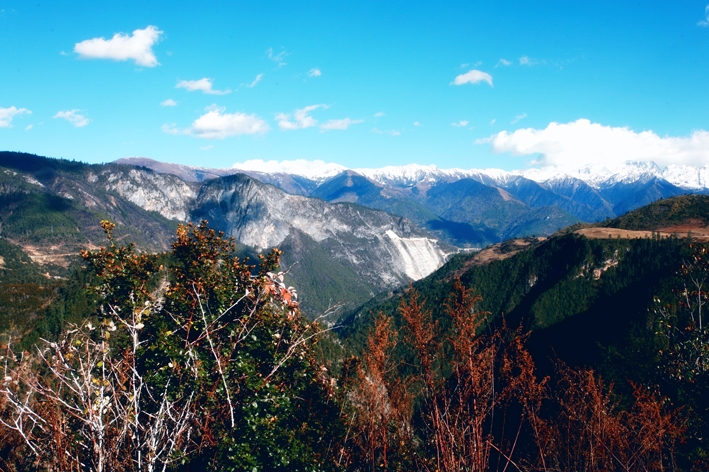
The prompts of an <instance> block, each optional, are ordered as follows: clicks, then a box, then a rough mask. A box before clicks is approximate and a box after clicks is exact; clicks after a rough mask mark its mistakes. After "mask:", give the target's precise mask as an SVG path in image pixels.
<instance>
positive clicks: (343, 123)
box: [320, 118, 364, 133]
mask: <svg viewBox="0 0 709 472" xmlns="http://www.w3.org/2000/svg"><path fill="white" fill-rule="evenodd" d="M363 121H364V120H351V119H349V118H343V119H341V120H329V121H328V122H327V123H323V124H321V125H320V132H321V133H323V132H325V131H330V130H333V129H347V128H349V127H350V125H356V124H357V123H362V122H363Z"/></svg>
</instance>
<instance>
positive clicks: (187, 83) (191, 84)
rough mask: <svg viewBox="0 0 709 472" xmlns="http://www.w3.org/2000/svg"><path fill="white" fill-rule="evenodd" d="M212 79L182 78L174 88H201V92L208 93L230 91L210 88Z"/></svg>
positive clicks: (191, 90) (214, 93)
mask: <svg viewBox="0 0 709 472" xmlns="http://www.w3.org/2000/svg"><path fill="white" fill-rule="evenodd" d="M212 80H213V79H208V78H206V77H205V78H203V79H199V80H183V81H181V82H178V83H177V85H175V88H183V89H187V90H188V91H190V92H194V91H196V90H201V91H202V92H204V93H208V94H210V95H225V94H227V93H231V90H214V89H212Z"/></svg>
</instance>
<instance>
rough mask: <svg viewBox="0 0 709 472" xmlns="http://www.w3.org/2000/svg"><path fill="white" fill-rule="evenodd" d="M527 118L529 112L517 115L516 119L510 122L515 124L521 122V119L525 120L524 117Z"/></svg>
mask: <svg viewBox="0 0 709 472" xmlns="http://www.w3.org/2000/svg"><path fill="white" fill-rule="evenodd" d="M525 118H527V114H526V113H522V114H521V115H517V116H515V119H514V120H512V121H511V122H510V124H511V125H513V124H515V123H517V122H519V120H523V119H525Z"/></svg>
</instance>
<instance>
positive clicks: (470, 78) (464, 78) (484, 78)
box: [450, 69, 492, 87]
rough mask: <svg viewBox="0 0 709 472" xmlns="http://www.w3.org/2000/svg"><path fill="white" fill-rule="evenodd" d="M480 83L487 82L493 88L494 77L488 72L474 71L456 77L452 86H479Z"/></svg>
mask: <svg viewBox="0 0 709 472" xmlns="http://www.w3.org/2000/svg"><path fill="white" fill-rule="evenodd" d="M478 82H487V83H488V84H490V86H491V87H492V76H491V75H490V74H488V73H487V72H482V71H479V70H476V69H473V70H471V71H469V72H466V73H465V74H461V75H459V76H458V77H456V78H455V80H454V81H453V82H451V83H450V85H463V84H477V83H478Z"/></svg>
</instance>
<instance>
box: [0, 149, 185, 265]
mask: <svg viewBox="0 0 709 472" xmlns="http://www.w3.org/2000/svg"><path fill="white" fill-rule="evenodd" d="M111 167H112V166H111V165H96V166H90V165H87V164H82V163H76V162H69V161H64V160H58V159H47V158H42V157H39V156H34V155H31V154H22V153H9V152H0V228H1V229H0V236H2V237H4V238H5V239H7V240H8V241H11V242H12V243H13V244H15V245H18V246H20V247H22V248H23V249H24V251H25V252H26V253H28V254H30V255H31V256H32V257H33V258H34V260H36V261H38V262H41V263H47V264H49V266H56V267H66V266H68V264H69V263H70V261H71V260H75V259H76V258H77V255H78V253H79V251H80V250H81V249H87V248H95V247H97V246H100V245H104V244H105V243H106V239H105V235H104V233H103V230H102V229H101V227H100V225H99V222H100V221H101V220H102V219H110V220H112V221H114V222H116V223H117V224H118V225H119V226H118V228H117V229H116V233H115V234H116V237H117V238H118V239H119V240H120V241H121V242H129V241H132V242H135V243H136V244H138V246H139V247H140V248H141V249H142V250H145V251H151V252H154V251H163V250H166V249H168V248H169V247H170V243H171V241H172V240H173V239H174V231H175V226H176V224H175V223H174V222H172V221H170V220H168V219H167V218H165V217H163V216H161V215H160V214H158V213H157V212H152V211H146V210H145V209H143V208H141V207H140V206H139V205H137V204H134V203H132V202H131V201H129V200H128V199H125V198H123V197H122V196H121V195H120V194H119V193H117V192H115V191H113V190H111V189H110V188H109V187H108V185H107V184H108V180H109V176H114V177H115V178H114V180H113V182H114V183H118V182H121V181H126V182H127V181H128V179H127V178H125V179H124V177H126V175H124V174H128V173H129V171H128V170H127V169H126V168H125V167H123V166H113V167H115V168H116V169H115V171H116V172H115V173H113V174H112V173H111V170H110V169H111ZM145 173H146V174H154V175H158V174H156V173H155V172H153V171H150V170H147V169H146V170H145ZM121 176H122V177H121ZM166 178H167V180H168V181H169V180H172V179H176V178H175V177H172V176H167V177H166ZM176 180H179V179H176ZM147 201H148V200H144V201H143V203H147ZM50 268H51V267H50Z"/></svg>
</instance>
